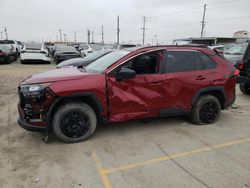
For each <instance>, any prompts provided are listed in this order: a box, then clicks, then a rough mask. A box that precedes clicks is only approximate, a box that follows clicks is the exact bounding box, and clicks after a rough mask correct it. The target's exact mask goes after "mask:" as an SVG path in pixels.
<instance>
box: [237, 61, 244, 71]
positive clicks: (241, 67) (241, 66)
mask: <svg viewBox="0 0 250 188" xmlns="http://www.w3.org/2000/svg"><path fill="white" fill-rule="evenodd" d="M244 65H245V64H244V63H243V62H240V63H239V64H238V69H239V70H243V69H244Z"/></svg>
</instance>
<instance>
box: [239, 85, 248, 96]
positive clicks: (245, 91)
mask: <svg viewBox="0 0 250 188" xmlns="http://www.w3.org/2000/svg"><path fill="white" fill-rule="evenodd" d="M240 91H241V92H242V93H243V94H245V95H250V85H248V84H240Z"/></svg>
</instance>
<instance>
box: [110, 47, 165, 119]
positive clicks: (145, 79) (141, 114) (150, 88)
mask: <svg viewBox="0 0 250 188" xmlns="http://www.w3.org/2000/svg"><path fill="white" fill-rule="evenodd" d="M160 59H161V53H160V52H159V51H158V52H151V53H146V54H142V55H139V56H137V57H135V58H133V59H131V60H129V61H127V62H125V63H124V64H122V65H121V66H119V67H118V68H116V70H114V71H112V74H109V75H108V76H107V86H108V102H109V120H110V121H113V122H117V121H125V120H128V119H137V118H145V117H151V116H157V115H158V114H159V109H160V108H161V104H162V102H163V100H164V96H163V94H164V90H163V87H162V84H163V79H164V78H163V77H162V74H159V63H160ZM122 67H126V68H129V69H132V70H134V71H135V72H136V77H135V78H132V79H126V80H122V81H117V80H116V77H115V74H116V72H118V71H119V70H120V69H121V68H122Z"/></svg>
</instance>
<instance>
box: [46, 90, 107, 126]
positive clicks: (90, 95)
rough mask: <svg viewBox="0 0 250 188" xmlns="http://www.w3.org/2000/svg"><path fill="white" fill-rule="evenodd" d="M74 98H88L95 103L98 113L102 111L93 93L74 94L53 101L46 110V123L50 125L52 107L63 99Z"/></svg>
mask: <svg viewBox="0 0 250 188" xmlns="http://www.w3.org/2000/svg"><path fill="white" fill-rule="evenodd" d="M74 97H90V98H91V99H92V100H93V101H94V102H95V104H96V105H97V108H98V111H99V112H100V113H101V112H102V111H103V109H102V105H101V102H100V100H99V99H98V98H97V96H96V95H95V94H94V93H91V92H83V93H74V94H71V95H67V96H64V97H59V98H57V99H56V100H55V102H54V103H53V104H52V105H51V106H50V108H49V110H48V113H47V118H46V119H47V122H48V123H50V121H51V114H52V111H53V109H54V107H55V106H56V105H57V104H58V103H59V102H60V101H61V100H64V99H71V98H74Z"/></svg>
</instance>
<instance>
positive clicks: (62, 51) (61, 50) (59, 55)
mask: <svg viewBox="0 0 250 188" xmlns="http://www.w3.org/2000/svg"><path fill="white" fill-rule="evenodd" d="M77 57H81V55H80V53H79V52H78V51H77V50H76V49H75V48H74V47H73V46H64V45H60V46H57V47H56V49H55V52H54V61H55V62H56V64H59V63H60V62H62V61H65V60H68V59H72V58H77Z"/></svg>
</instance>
